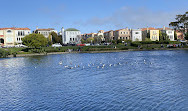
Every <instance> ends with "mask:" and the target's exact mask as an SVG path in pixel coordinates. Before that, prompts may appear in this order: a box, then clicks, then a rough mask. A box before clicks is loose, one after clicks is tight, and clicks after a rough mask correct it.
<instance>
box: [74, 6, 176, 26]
mask: <svg viewBox="0 0 188 111" xmlns="http://www.w3.org/2000/svg"><path fill="white" fill-rule="evenodd" d="M176 14H178V13H177V12H164V11H152V10H150V9H147V8H144V7H143V8H142V7H140V8H131V7H122V8H120V9H118V10H117V11H116V12H114V13H113V14H112V15H109V16H107V17H103V18H100V17H92V18H90V19H88V20H86V21H85V22H83V21H80V25H94V26H101V25H104V26H106V25H113V26H114V27H115V28H124V27H131V28H142V27H147V26H149V27H150V26H151V27H161V26H163V25H166V26H168V24H169V23H170V22H171V21H174V18H175V15H176ZM77 23H79V22H77Z"/></svg>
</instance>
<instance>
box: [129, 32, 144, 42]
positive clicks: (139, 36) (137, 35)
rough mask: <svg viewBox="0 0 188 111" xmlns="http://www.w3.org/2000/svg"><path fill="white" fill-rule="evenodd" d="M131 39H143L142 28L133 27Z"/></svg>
mask: <svg viewBox="0 0 188 111" xmlns="http://www.w3.org/2000/svg"><path fill="white" fill-rule="evenodd" d="M131 40H132V41H142V30H141V29H132V31H131Z"/></svg>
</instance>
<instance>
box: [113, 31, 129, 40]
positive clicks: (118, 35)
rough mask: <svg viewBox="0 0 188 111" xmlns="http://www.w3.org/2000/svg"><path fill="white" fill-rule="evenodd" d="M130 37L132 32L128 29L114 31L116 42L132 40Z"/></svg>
mask: <svg viewBox="0 0 188 111" xmlns="http://www.w3.org/2000/svg"><path fill="white" fill-rule="evenodd" d="M130 35H131V33H130V30H129V29H128V28H126V29H120V30H115V31H114V38H115V40H118V39H121V40H130Z"/></svg>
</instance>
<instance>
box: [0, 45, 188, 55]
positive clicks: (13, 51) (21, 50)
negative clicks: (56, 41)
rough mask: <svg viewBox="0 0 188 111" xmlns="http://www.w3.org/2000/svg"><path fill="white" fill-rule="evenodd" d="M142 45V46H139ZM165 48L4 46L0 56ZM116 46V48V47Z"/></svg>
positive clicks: (135, 46) (143, 46)
mask: <svg viewBox="0 0 188 111" xmlns="http://www.w3.org/2000/svg"><path fill="white" fill-rule="evenodd" d="M138 46H140V48H138ZM163 46H164V47H163V48H161V44H154V43H153V44H142V43H138V42H137V43H134V44H128V45H127V46H125V45H124V44H117V45H109V46H64V47H59V48H54V47H42V48H36V49H35V48H3V49H0V57H7V55H13V56H15V57H16V54H34V53H51V52H67V51H68V49H71V50H72V51H81V52H90V51H112V50H128V49H133V50H142V49H144V50H152V49H164V48H167V47H166V46H167V44H163ZM115 47H116V48H115ZM184 48H188V46H184Z"/></svg>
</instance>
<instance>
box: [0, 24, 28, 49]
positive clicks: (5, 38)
mask: <svg viewBox="0 0 188 111" xmlns="http://www.w3.org/2000/svg"><path fill="white" fill-rule="evenodd" d="M30 33H31V31H30V29H29V28H15V27H12V28H0V45H1V46H14V45H16V44H21V43H22V40H21V39H22V38H23V37H25V36H26V35H29V34H30Z"/></svg>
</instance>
